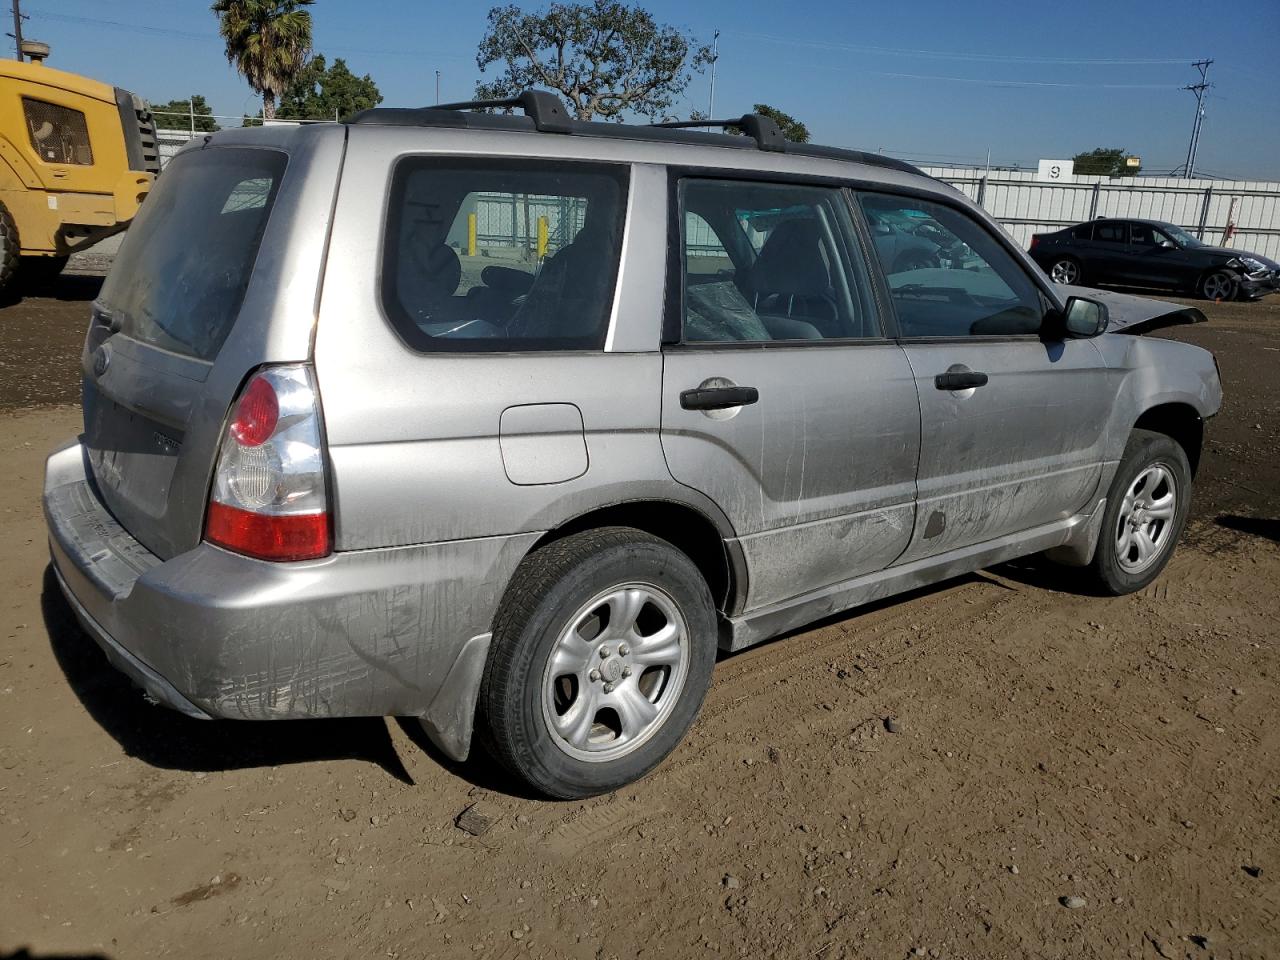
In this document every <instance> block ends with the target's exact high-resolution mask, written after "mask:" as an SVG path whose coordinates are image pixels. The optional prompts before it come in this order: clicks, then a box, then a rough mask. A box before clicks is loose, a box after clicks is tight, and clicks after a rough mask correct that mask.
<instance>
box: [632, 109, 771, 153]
mask: <svg viewBox="0 0 1280 960" xmlns="http://www.w3.org/2000/svg"><path fill="white" fill-rule="evenodd" d="M650 126H651V127H667V128H669V129H673V130H675V129H680V128H682V127H725V128H727V127H733V128H734V129H737V130H741V131H742V132H743V133H745V134H746V135H747V136H748V137H751V138H752V139H753V140H755V142H756V146H757V147H759V148H760V149H761V150H770V151H772V152H774V153H782V152H784V151H785V150H786V149H787V138H786V137H784V136H783V135H782V128H781V127H779V126H778V125H777V124H776V123H775V122H774V121H773V120H771V119H770V118H769V117H766V116H763V115H762V114H759V113H744V114H743V115H742V116H740V117H736V118H734V119H732V120H665V121H663V122H662V123H651V124H650Z"/></svg>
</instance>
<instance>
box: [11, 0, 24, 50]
mask: <svg viewBox="0 0 1280 960" xmlns="http://www.w3.org/2000/svg"><path fill="white" fill-rule="evenodd" d="M25 19H26V17H24V16H23V15H22V5H21V2H20V0H13V48H14V50H15V51H17V56H18V62H19V63H21V62H22V21H23V20H25Z"/></svg>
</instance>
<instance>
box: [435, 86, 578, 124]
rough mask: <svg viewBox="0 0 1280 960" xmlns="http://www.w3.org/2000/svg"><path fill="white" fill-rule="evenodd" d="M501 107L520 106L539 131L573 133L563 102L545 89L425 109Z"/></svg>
mask: <svg viewBox="0 0 1280 960" xmlns="http://www.w3.org/2000/svg"><path fill="white" fill-rule="evenodd" d="M501 107H520V108H521V109H522V110H524V115H525V116H526V117H530V118H531V119H532V120H533V126H534V128H535V129H537V130H538V131H539V132H541V133H573V121H572V120H571V119H570V117H569V115H568V114H567V113H565V112H564V104H563V103H562V102H561V100H560V98H559V97H557V96H556V95H555V94H554V93H550V92H548V91H546V90H525V91H524V92H523V93H521V94H520V95H519V96H515V97H505V98H503V99H501V100H468V101H464V102H462V103H437V104H433V105H432V106H430V107H426V108H424V109H427V110H487V109H493V108H501Z"/></svg>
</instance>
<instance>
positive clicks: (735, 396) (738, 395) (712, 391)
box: [680, 387, 760, 410]
mask: <svg viewBox="0 0 1280 960" xmlns="http://www.w3.org/2000/svg"><path fill="white" fill-rule="evenodd" d="M759 399H760V391H759V390H757V389H756V388H755V387H698V388H697V389H696V390H684V391H682V392H681V394H680V406H682V407H684V409H686V410H726V409H728V408H729V407H744V406H746V405H747V404H749V403H755V402H756V401H757V400H759Z"/></svg>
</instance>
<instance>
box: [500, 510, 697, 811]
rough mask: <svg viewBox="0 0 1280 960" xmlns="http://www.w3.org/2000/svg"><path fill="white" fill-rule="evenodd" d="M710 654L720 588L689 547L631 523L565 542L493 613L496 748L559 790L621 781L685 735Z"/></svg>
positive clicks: (516, 769) (553, 791) (536, 557)
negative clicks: (715, 593) (714, 594)
mask: <svg viewBox="0 0 1280 960" xmlns="http://www.w3.org/2000/svg"><path fill="white" fill-rule="evenodd" d="M715 654H716V614H715V608H714V605H713V604H712V600H711V593H710V590H708V588H707V584H706V581H705V580H704V579H703V577H702V575H701V574H700V573H699V571H698V569H697V567H696V566H694V564H693V562H692V561H691V560H690V559H689V558H688V557H687V556H686V555H685V554H683V553H682V552H680V551H679V550H677V549H676V548H675V547H673V546H672V545H671V544H669V543H667V542H666V541H665V540H661V539H659V538H657V537H654V536H651V535H649V534H647V533H643V532H642V531H639V530H634V529H630V528H626V527H608V528H603V529H600V530H590V531H586V532H584V533H578V534H574V535H571V536H568V537H565V538H564V539H562V540H557V541H555V542H553V543H551V544H549V545H547V546H545V547H543V548H542V549H540V550H538V551H537V552H535V553H534V554H532V555H531V556H529V557H528V558H527V559H526V560H525V561H524V562H523V563H522V564H521V565H520V567H519V568H518V569H517V571H516V574H515V577H514V578H513V580H512V583H511V585H510V586H509V587H508V589H507V592H506V595H505V596H504V598H503V603H502V607H501V609H500V610H499V612H498V616H497V619H496V621H495V623H494V631H493V640H492V645H491V647H490V654H489V662H488V664H487V666H486V668H485V675H484V679H483V681H482V686H481V691H480V707H481V709H482V711H483V719H484V722H485V723H486V725H487V729H488V735H489V737H488V738H489V741H490V746H491V748H492V751H493V752H494V753H495V755H496V756H497V758H498V760H500V761H501V762H502V763H503V765H504V766H506V767H507V768H508V769H509V770H511V771H512V772H513V773H515V774H516V775H517V776H519V777H520V778H521V779H523V780H525V781H526V782H527V783H529V784H530V785H532V786H533V787H535V788H536V789H538V790H539V791H541V792H543V793H545V794H547V795H549V796H552V797H559V798H563V799H576V798H581V797H589V796H594V795H596V794H600V793H607V792H608V791H611V790H616V789H618V788H619V787H622V786H625V785H626V784H628V783H631V782H632V781H634V780H638V779H639V778H640V777H643V776H644V775H645V774H646V773H648V772H649V771H650V770H652V769H653V768H654V767H656V766H657V765H658V764H659V763H661V762H662V760H663V759H664V758H665V757H666V756H667V754H669V753H670V752H671V751H672V750H673V749H674V748H675V747H676V745H677V744H678V743H679V742H680V740H681V739H682V738H683V737H684V734H685V732H686V731H687V730H688V729H689V726H690V725H691V724H692V723H693V720H694V717H695V716H696V715H697V712H698V709H699V707H700V706H701V705H702V699H703V696H704V695H705V694H706V690H707V686H708V685H709V683H710V681H711V671H712V668H713V666H714V664H715Z"/></svg>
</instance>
